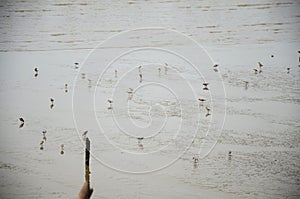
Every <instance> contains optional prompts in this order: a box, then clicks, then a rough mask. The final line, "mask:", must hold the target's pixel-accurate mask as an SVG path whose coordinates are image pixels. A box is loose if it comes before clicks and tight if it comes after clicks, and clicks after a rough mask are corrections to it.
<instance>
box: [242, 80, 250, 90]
mask: <svg viewBox="0 0 300 199" xmlns="http://www.w3.org/2000/svg"><path fill="white" fill-rule="evenodd" d="M243 82H244V83H245V89H247V88H248V84H249V82H248V81H243Z"/></svg>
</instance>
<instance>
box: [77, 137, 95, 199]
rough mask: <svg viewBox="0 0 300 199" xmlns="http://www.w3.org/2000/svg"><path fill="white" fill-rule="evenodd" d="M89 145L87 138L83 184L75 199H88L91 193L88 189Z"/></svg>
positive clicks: (91, 190)
mask: <svg viewBox="0 0 300 199" xmlns="http://www.w3.org/2000/svg"><path fill="white" fill-rule="evenodd" d="M90 147H91V143H90V140H89V138H86V141H85V182H84V184H83V186H82V188H81V190H80V192H79V194H78V197H77V199H89V198H90V197H91V195H92V193H93V189H91V188H90V149H91V148H90Z"/></svg>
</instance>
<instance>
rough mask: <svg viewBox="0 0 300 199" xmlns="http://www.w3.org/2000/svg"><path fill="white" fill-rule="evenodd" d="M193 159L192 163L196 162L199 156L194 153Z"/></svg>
mask: <svg viewBox="0 0 300 199" xmlns="http://www.w3.org/2000/svg"><path fill="white" fill-rule="evenodd" d="M193 161H194V164H197V163H198V162H199V158H198V157H197V156H196V155H194V156H193Z"/></svg>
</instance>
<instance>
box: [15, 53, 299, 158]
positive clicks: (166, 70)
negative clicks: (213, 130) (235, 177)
mask: <svg viewBox="0 0 300 199" xmlns="http://www.w3.org/2000/svg"><path fill="white" fill-rule="evenodd" d="M298 53H299V54H300V51H298ZM273 57H274V55H271V58H273ZM74 65H75V69H78V68H79V63H77V62H76V63H74ZM257 65H258V69H256V68H255V69H253V70H254V73H255V74H259V73H262V68H263V66H264V65H263V64H262V63H261V62H258V63H257ZM298 66H299V67H300V56H299V65H298ZM168 67H169V65H168V64H167V63H165V65H164V71H165V74H167V72H168ZM218 67H219V65H218V64H214V65H213V70H214V71H215V72H218ZM290 70H291V68H289V67H288V68H287V73H290ZM34 72H35V74H34V77H35V78H36V77H38V74H39V69H38V68H37V67H36V68H34ZM81 75H82V79H85V74H84V73H82V74H81ZM158 75H159V76H160V75H161V68H160V67H159V68H158ZM138 76H139V82H140V83H142V81H143V74H142V66H138ZM117 77H118V71H117V69H115V78H117ZM88 81H89V87H90V86H91V80H90V79H88ZM243 82H244V84H245V88H246V89H247V88H248V84H249V82H248V81H243ZM208 85H209V83H207V82H204V83H203V90H205V91H207V90H209V88H208ZM64 88H65V92H68V84H65V87H64ZM127 93H128V95H129V96H128V99H129V100H131V99H132V96H133V93H134V90H133V89H132V88H129V89H128V90H127ZM198 101H199V106H203V105H204V104H203V103H204V102H205V101H206V99H204V98H198ZM107 102H108V103H109V107H108V109H112V103H113V100H112V99H107ZM53 107H54V98H50V109H52V108H53ZM205 109H206V111H207V113H206V117H207V116H209V115H210V111H211V109H210V108H209V107H207V106H206V107H205ZM19 121H20V122H21V123H20V125H19V128H22V127H23V126H24V124H25V120H24V118H23V117H20V118H19ZM46 133H47V131H46V130H44V131H42V135H43V138H42V141H41V142H40V149H41V150H43V149H44V144H45V142H46V140H47V137H46ZM87 133H88V131H84V132H83V134H82V137H83V139H86V136H87ZM143 139H144V137H137V140H138V145H139V146H140V145H141V146H143V145H142V143H141V141H142V140H143ZM60 147H61V152H60V154H64V144H61V145H60ZM141 148H142V147H141ZM231 157H232V151H229V152H228V159H229V160H231ZM192 159H193V162H194V163H195V164H197V163H198V162H199V158H198V156H197V155H193V158H192Z"/></svg>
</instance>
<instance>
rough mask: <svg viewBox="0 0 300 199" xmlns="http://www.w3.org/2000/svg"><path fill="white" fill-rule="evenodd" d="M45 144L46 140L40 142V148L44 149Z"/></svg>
mask: <svg viewBox="0 0 300 199" xmlns="http://www.w3.org/2000/svg"><path fill="white" fill-rule="evenodd" d="M44 144H45V142H44V140H42V141H41V143H40V150H44Z"/></svg>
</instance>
